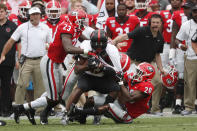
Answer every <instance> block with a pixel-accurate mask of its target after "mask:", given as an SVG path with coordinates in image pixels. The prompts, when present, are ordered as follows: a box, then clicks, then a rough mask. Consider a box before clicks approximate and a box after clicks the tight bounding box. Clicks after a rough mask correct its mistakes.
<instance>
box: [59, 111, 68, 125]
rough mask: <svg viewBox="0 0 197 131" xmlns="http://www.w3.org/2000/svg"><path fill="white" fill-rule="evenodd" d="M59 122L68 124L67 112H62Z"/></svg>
mask: <svg viewBox="0 0 197 131" xmlns="http://www.w3.org/2000/svg"><path fill="white" fill-rule="evenodd" d="M61 123H62V125H68V124H69V117H68V113H67V112H64V114H63V116H62V119H61Z"/></svg>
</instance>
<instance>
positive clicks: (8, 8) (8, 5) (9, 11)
mask: <svg viewBox="0 0 197 131" xmlns="http://www.w3.org/2000/svg"><path fill="white" fill-rule="evenodd" d="M6 7H7V13H8V14H7V16H9V15H10V14H11V12H12V7H11V6H10V4H9V3H8V2H6Z"/></svg>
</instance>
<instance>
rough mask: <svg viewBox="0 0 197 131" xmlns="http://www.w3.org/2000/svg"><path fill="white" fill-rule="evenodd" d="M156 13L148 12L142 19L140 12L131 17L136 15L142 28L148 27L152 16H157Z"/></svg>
mask: <svg viewBox="0 0 197 131" xmlns="http://www.w3.org/2000/svg"><path fill="white" fill-rule="evenodd" d="M155 13H156V12H147V14H146V15H144V16H143V17H142V18H140V17H138V15H137V14H138V11H136V12H134V13H131V14H130V15H135V16H137V17H138V18H139V20H140V27H143V26H147V25H148V19H149V18H150V17H151V16H152V14H155Z"/></svg>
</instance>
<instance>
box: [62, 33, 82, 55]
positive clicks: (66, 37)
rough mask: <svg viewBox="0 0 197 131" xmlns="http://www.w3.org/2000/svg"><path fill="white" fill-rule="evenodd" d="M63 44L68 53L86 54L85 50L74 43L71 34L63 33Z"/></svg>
mask: <svg viewBox="0 0 197 131" xmlns="http://www.w3.org/2000/svg"><path fill="white" fill-rule="evenodd" d="M61 37H62V44H63V48H64V50H65V51H66V52H67V53H68V54H84V50H83V49H80V48H78V47H75V46H73V45H72V36H71V34H62V35H61Z"/></svg>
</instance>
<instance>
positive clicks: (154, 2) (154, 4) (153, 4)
mask: <svg viewBox="0 0 197 131" xmlns="http://www.w3.org/2000/svg"><path fill="white" fill-rule="evenodd" d="M149 6H150V8H151V11H153V12H154V11H159V10H160V4H159V2H158V0H152V1H151V2H150V3H149Z"/></svg>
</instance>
